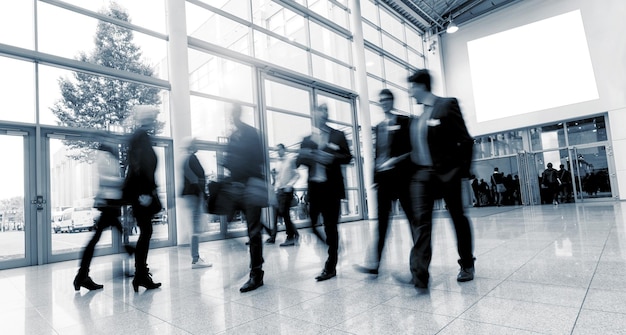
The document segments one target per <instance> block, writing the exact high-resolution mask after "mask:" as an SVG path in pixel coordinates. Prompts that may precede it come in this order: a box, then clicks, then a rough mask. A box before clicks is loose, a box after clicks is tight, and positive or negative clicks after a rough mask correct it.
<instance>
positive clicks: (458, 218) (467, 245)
mask: <svg viewBox="0 0 626 335" xmlns="http://www.w3.org/2000/svg"><path fill="white" fill-rule="evenodd" d="M461 182H462V181H461V179H460V178H452V179H451V180H449V181H447V182H442V181H441V179H440V178H439V176H438V175H437V174H436V173H435V171H434V170H432V169H428V168H420V169H418V170H417V171H416V172H415V173H414V174H413V177H412V179H411V201H412V203H413V212H414V220H413V223H412V224H411V233H412V235H413V242H414V245H413V248H411V253H410V261H409V262H410V269H411V274H412V275H413V279H414V280H417V281H419V282H421V283H424V284H427V283H428V279H429V277H430V276H429V273H428V267H429V266H430V261H431V258H432V247H431V234H432V216H433V206H434V203H435V200H436V199H439V198H442V197H443V199H444V200H445V202H446V207H447V208H448V212H449V213H450V217H451V219H452V223H453V224H454V230H455V232H456V238H457V251H458V253H459V257H460V265H461V266H462V267H464V268H468V267H473V266H474V256H473V245H472V244H473V238H472V229H471V226H470V222H469V220H468V219H467V217H466V216H465V213H464V209H463V201H462V193H461V192H462V185H461Z"/></svg>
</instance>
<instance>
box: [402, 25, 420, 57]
mask: <svg viewBox="0 0 626 335" xmlns="http://www.w3.org/2000/svg"><path fill="white" fill-rule="evenodd" d="M405 28H406V30H405V31H406V44H407V45H408V46H409V47H411V48H413V49H415V50H416V51H418V52H421V53H423V52H424V44H423V42H422V36H421V35H420V33H418V32H417V31H415V30H413V29H412V28H410V27H409V26H405Z"/></svg>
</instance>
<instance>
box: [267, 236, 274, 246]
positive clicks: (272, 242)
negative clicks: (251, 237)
mask: <svg viewBox="0 0 626 335" xmlns="http://www.w3.org/2000/svg"><path fill="white" fill-rule="evenodd" d="M265 243H267V244H274V243H276V238H275V237H270V238H268V239H267V240H265Z"/></svg>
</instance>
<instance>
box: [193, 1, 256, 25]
mask: <svg viewBox="0 0 626 335" xmlns="http://www.w3.org/2000/svg"><path fill="white" fill-rule="evenodd" d="M200 1H201V2H204V3H206V4H208V5H210V6H213V7H215V8H219V9H221V10H223V11H225V12H227V13H230V14H233V15H235V16H237V17H240V18H242V19H244V20H246V21H250V1H249V0H245V1H244V0H200ZM255 1H257V0H254V1H253V2H255Z"/></svg>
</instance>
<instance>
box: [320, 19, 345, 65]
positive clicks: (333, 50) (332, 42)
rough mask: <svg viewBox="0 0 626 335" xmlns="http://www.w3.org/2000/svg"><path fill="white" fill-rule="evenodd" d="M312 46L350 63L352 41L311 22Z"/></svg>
mask: <svg viewBox="0 0 626 335" xmlns="http://www.w3.org/2000/svg"><path fill="white" fill-rule="evenodd" d="M310 29H311V48H313V49H315V50H317V51H320V52H322V53H324V54H326V55H329V56H331V57H334V58H337V59H339V60H340V61H342V62H344V63H348V64H350V63H351V61H350V41H349V40H348V39H347V38H345V37H343V36H340V35H338V34H336V33H335V32H333V31H331V30H329V29H326V28H323V27H322V26H320V25H319V24H317V23H314V22H311V24H310Z"/></svg>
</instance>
